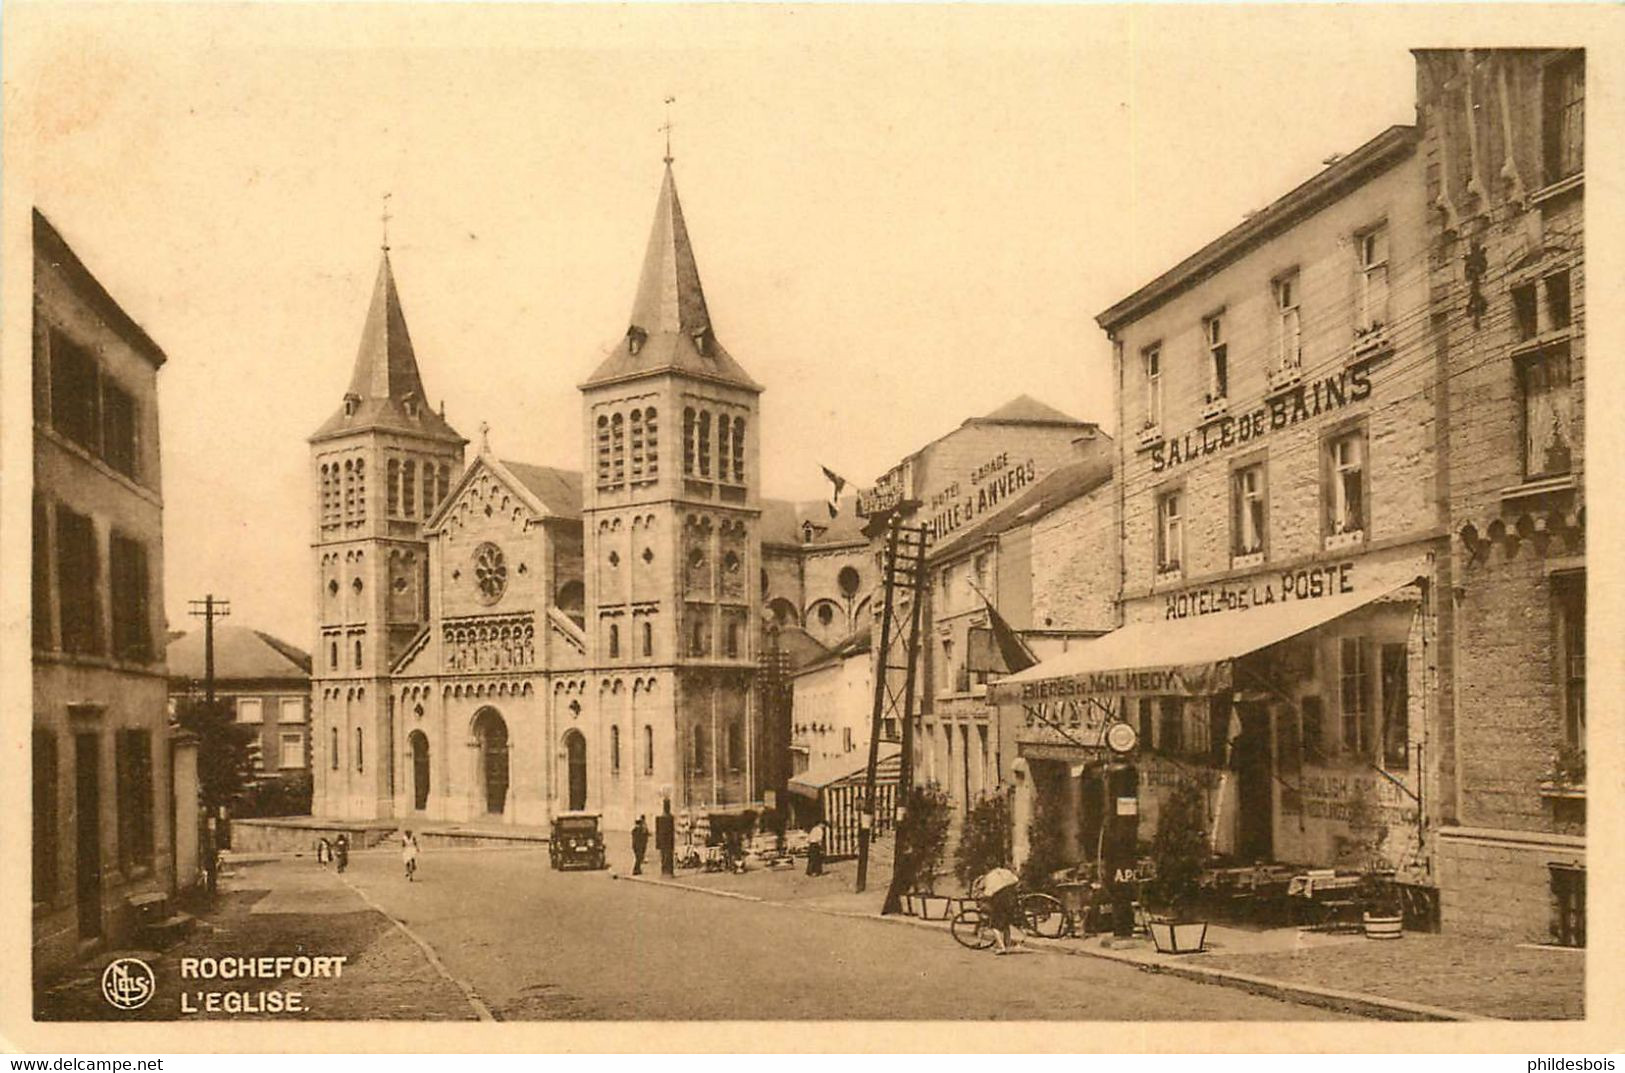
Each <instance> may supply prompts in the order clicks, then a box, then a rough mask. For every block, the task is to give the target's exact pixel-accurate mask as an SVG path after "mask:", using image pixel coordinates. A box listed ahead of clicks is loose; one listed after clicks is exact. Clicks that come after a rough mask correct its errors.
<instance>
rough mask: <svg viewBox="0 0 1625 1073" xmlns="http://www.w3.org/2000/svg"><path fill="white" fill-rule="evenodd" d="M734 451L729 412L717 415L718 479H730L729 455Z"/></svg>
mask: <svg viewBox="0 0 1625 1073" xmlns="http://www.w3.org/2000/svg"><path fill="white" fill-rule="evenodd" d="M732 453H733V425H732V424H731V423H730V422H729V421H728V415H727V414H718V415H717V480H719V481H725V480H727V479H728V456H729V455H730V454H732Z"/></svg>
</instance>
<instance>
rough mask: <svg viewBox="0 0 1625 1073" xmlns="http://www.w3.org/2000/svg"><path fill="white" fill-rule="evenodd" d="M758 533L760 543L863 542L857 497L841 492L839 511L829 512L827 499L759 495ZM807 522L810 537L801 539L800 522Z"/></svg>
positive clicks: (802, 523)
mask: <svg viewBox="0 0 1625 1073" xmlns="http://www.w3.org/2000/svg"><path fill="white" fill-rule="evenodd" d="M761 504H762V518H761V523H760V524H761V533H762V543H763V544H796V545H800V546H803V547H817V546H818V545H820V544H852V543H867V542H868V538H867V537H865V536H864V535H863V519H862V518H859V517H858V510H857V504H858V497H857V496H855V495H853V496H843V497H841V499H840V501H839V505H840V513H839V514H837V515H836V516H835V517H834V518H831V517H830V516H829V500H827V499H815V500H801V501H797V500H793V499H763V500H762V501H761ZM808 522H811V523H812V524H813V526H814V531H813V538H812V539H811V540H802V539H801V534H802V526H803V525H805V524H806V523H808Z"/></svg>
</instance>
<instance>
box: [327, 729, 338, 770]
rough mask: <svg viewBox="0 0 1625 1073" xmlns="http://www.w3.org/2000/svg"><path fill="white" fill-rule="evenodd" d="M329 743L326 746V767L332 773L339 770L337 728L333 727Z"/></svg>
mask: <svg viewBox="0 0 1625 1073" xmlns="http://www.w3.org/2000/svg"><path fill="white" fill-rule="evenodd" d="M329 738H330V742H329V744H328V746H327V752H328V766H329V767H331V768H332V769H333V770H334V771H337V770H338V769H339V728H338V727H333V728H332V730H331V732H330V734H329Z"/></svg>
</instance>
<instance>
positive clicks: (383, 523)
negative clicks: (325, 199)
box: [309, 159, 874, 828]
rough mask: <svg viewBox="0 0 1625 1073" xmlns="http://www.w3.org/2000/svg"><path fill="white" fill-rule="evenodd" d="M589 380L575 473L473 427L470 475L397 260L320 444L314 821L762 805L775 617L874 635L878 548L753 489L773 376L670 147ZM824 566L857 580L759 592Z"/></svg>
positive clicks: (385, 267) (315, 471)
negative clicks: (760, 374)
mask: <svg viewBox="0 0 1625 1073" xmlns="http://www.w3.org/2000/svg"><path fill="white" fill-rule="evenodd" d="M580 390H581V394H582V435H583V436H584V440H585V442H584V452H583V458H584V459H586V460H587V461H588V466H587V471H586V472H584V473H580V472H574V471H569V470H562V469H554V468H549V467H545V466H537V465H528V464H522V463H517V462H506V461H502V460H499V459H497V458H496V457H494V456H493V455H492V454H491V453H490V450H489V446H488V444H487V443H486V442H485V437H484V435H483V434H482V436H481V442H480V444H479V445H478V446H477V448H476V450H475V453H474V455H473V457H472V459H465V453H466V452H467V451H468V449H469V447H470V444H469V441H468V440H467V439H466V438H465V437H464V436H462V435H461V434H460V433H459V432H458V431H457V430H456V429H454V428H453V427H452V426H451V425H450V424H448V423H447V421H446V419H445V416H444V413H443V411H441V412H436V411H435V410H434V409H432V408H431V407H430V405H429V402H428V398H427V396H426V394H425V391H424V386H423V381H422V376H421V373H420V371H419V367H418V361H417V357H416V355H415V353H414V351H413V348H412V342H411V337H410V335H409V333H408V331H407V326H406V319H405V316H404V313H403V312H402V305H401V300H400V296H399V294H398V293H397V291H396V287H395V281H394V277H393V275H392V272H391V268H390V261H389V253H388V249H387V246H386V248H385V251H384V255H383V259H382V263H381V264H380V265H379V269H378V279H377V283H376V285H375V288H374V291H373V296H372V301H371V306H370V308H369V309H368V311H367V317H366V323H365V326H364V328H363V331H362V339H361V346H360V350H359V352H358V354H357V356H356V361H355V370H354V374H353V376H352V378H351V381H350V386H349V390H348V391H347V392H346V394H345V395H344V398H343V400H342V404H341V405H340V407H339V408H338V410H337V412H335V413H334V414H333V415H332V416H331V417H330V418H329V419H328V420H327V421H326V423H324V424H323V425H322V426H321V427H320V428H319V429H318V430H317V431H316V433H315V434H314V435H313V436H311V437H310V441H309V442H310V448H311V463H310V464H311V481H312V486H313V492H314V496H315V508H316V509H315V533H314V542H313V556H314V560H315V565H316V568H317V569H316V582H317V584H318V586H319V591H318V593H317V603H316V606H317V609H318V611H317V620H318V621H317V624H316V633H317V639H316V656H315V660H314V663H315V666H314V668H313V675H312V678H313V681H312V723H313V734H312V737H313V743H312V766H313V774H314V784H315V787H314V792H315V797H314V801H313V806H312V811H313V812H314V813H315V814H316V815H318V816H324V817H332V818H344V819H378V818H385V817H394V818H397V819H400V820H402V821H403V822H405V821H410V820H413V819H416V820H420V821H424V820H428V821H442V820H443V821H481V822H496V823H509V824H523V825H544V824H547V823H548V822H549V821H550V820H551V818H552V817H553V815H555V814H556V813H558V812H561V811H567V810H583V809H585V810H589V811H594V812H600V813H602V814H603V816H604V820H605V824H606V826H609V827H611V828H625V827H628V826H630V825H631V823H632V821H633V820H634V819H635V818H636V817H637V816H639V815H643V814H647V815H650V816H652V815H654V814H655V813H658V812H659V811H660V810H661V807H662V804H663V802H665V801H670V802H671V805H672V807H673V809H674V810H676V809H684V808H687V809H693V810H704V809H709V808H715V809H729V808H738V807H741V806H747V805H751V804H753V803H759V802H760V801H761V800H762V798H763V790H764V789H766V788H768V786H769V781H768V780H769V778H770V776H769V775H766V774H764V773H767V772H771V771H772V770H774V767H775V765H776V763H777V761H776V760H775V759H774V758H775V757H776V755H777V753H778V752H780V751H783V750H784V749H785V748H786V747H787V742H778V741H776V740H775V739H774V731H773V729H772V728H771V727H769V726H768V725H767V723H766V721H765V720H764V718H763V716H762V712H761V708H762V704H761V699H760V694H759V691H758V689H757V688H756V685H757V678H758V667H759V662H760V659H761V656H762V652H761V649H762V646H763V644H764V631H763V624H764V618H763V607H764V603H768V602H769V601H770V599H771V602H773V603H778V604H780V605H781V606H782V605H784V604H785V603H788V605H789V606H790V607H791V608H792V609H793V611H792V612H791V614H790V616H789V617H790V618H792V619H793V620H795V621H794V622H792V623H791V625H792V626H799V622H800V620H801V619H802V617H803V616H804V615H805V613H806V611H807V610H809V609H816V611H817V612H818V613H819V615H818V617H819V618H820V621H821V623H822V625H823V626H824V627H825V628H826V631H827V634H828V636H827V637H826V641H828V642H829V643H833V640H837V639H839V638H838V636H836V635H839V634H843V633H845V632H850V631H852V630H856V629H858V628H859V627H860V626H866V623H867V618H866V616H867V615H868V603H867V601H865V600H862V599H861V598H860V597H859V594H860V593H867V590H868V589H869V588H870V587H872V584H873V573H874V567H873V559H872V557H871V555H870V554H869V551H868V547H867V543H866V542H864V541H862V540H852V539H848V538H850V537H852V536H853V535H854V534H849V533H844V532H842V531H831V528H830V526H828V525H825V524H816V523H815V522H814V521H813V517H814V515H813V511H812V510H811V509H810V507H811V505H803V506H798V505H796V504H792V503H786V502H783V501H766V502H764V500H763V499H762V498H761V497H760V494H759V474H760V466H759V451H760V445H759V433H760V423H759V421H758V412H759V411H758V401H759V396H760V394H761V391H762V387H761V385H759V384H758V383H756V382H755V381H754V380H753V379H751V377H750V375H749V374H748V373H746V371H745V370H744V368H743V367H742V366H741V365H740V364H739V363H738V362H737V361H736V360H734V358H733V356H732V355H730V354H729V353H728V351H727V349H726V348H725V347H724V346H723V344H722V342H721V340H720V339H718V338H717V336H716V333H715V331H714V330H713V327H712V323H711V318H710V314H709V312H708V310H707V307H706V300H705V294H704V291H703V289H702V288H701V285H700V276H699V270H698V268H697V266H696V263H695V258H694V251H693V248H692V246H691V244H690V242H689V235H688V229H687V226H686V225H685V223H684V220H683V211H682V206H681V204H680V202H679V200H678V197H677V188H676V185H675V182H674V179H673V176H672V169H671V161H670V159H668V160H667V161H666V169H665V173H664V177H663V180H662V184H661V188H660V193H659V198H658V201H657V203H656V206H655V216H654V225H653V228H652V231H651V234H650V237H649V245H648V250H647V252H646V254H645V256H644V260H643V266H642V273H641V278H640V279H639V280H638V284H637V291H636V296H635V298H634V300H633V303H632V313H631V316H630V318H629V322H628V324H627V327H626V330H625V334H624V336H622V338H621V340H620V342H619V343H618V344H617V345H616V347H615V348H614V349H613V350H612V351H611V352H610V353H609V354H608V355H607V356H606V357H605V358H604V359H603V360H602V362H601V363H600V364H599V365H598V367H597V368H596V369H595V370H593V371H592V372H591V375H589V376H588V377H587V378H586V380H585V381H584V382H583V383H582V384H581V385H580ZM822 521H823V522H828V519H827V518H825V519H822ZM764 522H766V523H767V524H769V526H770V527H772V528H775V529H780V528H782V529H785V530H787V532H786V533H783V534H780V533H777V532H776V531H775V532H768V533H764V532H763V526H764ZM764 541H765V542H766V545H767V547H768V548H769V549H770V550H769V551H768V556H769V560H768V561H764ZM773 549H776V550H773ZM815 550H822V551H824V552H826V554H825V555H824V556H823V558H825V559H827V558H828V557H829V555H828V554H827V553H830V552H833V553H834V554H836V555H837V556H838V557H839V558H840V560H841V564H840V565H841V566H842V567H845V566H850V567H851V568H852V571H853V572H851V573H846V574H843V575H842V582H841V585H840V589H839V591H838V592H834V591H832V592H831V593H829V594H819V593H810V592H805V591H797V592H794V593H774V594H771V596H770V594H769V593H768V591H767V590H768V587H769V578H770V575H771V576H772V577H773V578H774V579H780V581H782V579H784V578H789V577H797V578H803V577H805V575H806V573H807V572H806V571H797V570H789V569H785V568H783V567H782V565H775V563H774V562H773V561H772V560H773V559H774V557H775V556H777V557H778V558H784V557H786V556H789V557H792V558H793V557H795V556H796V555H798V554H804V553H806V552H810V551H815ZM770 567H771V568H772V569H770ZM837 572H838V571H829V570H824V571H814V573H815V574H817V575H818V576H822V574H824V573H828V574H830V575H831V579H832V580H831V583H830V588H832V589H834V588H835V587H836V586H835V583H834V581H833V578H834V576H835V574H836V573H837ZM860 574H861V581H860ZM780 581H776V582H775V584H776V585H778V584H780ZM826 605H828V606H829V607H833V608H838V609H840V611H841V615H840V617H839V619H838V620H836V621H833V622H831V621H830V618H831V612H830V611H828V610H825V607H826ZM778 618H779V619H780V620H781V622H782V620H783V619H784V618H785V615H784V614H780V615H779V616H778ZM776 639H777V635H776V633H775V641H776Z"/></svg>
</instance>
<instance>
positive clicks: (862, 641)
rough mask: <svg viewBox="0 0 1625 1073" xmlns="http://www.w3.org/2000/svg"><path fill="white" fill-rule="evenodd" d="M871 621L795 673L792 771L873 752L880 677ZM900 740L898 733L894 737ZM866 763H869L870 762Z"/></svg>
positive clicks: (797, 772)
mask: <svg viewBox="0 0 1625 1073" xmlns="http://www.w3.org/2000/svg"><path fill="white" fill-rule="evenodd" d="M869 649H870V636H869V625H868V623H864V624H863V626H862V627H861V628H859V629H858V630H857V631H856V632H854V633H853V634H852V636H850V637H848V638H847V639H846V640H845V641H842V642H841V643H840V644H838V645H836V646H835V647H834V648H832V649H830V650H829V651H828V652H826V653H825V654H824V655H822V656H819V657H818V658H816V659H814V660H812V661H811V662H809V663H807V664H806V665H805V666H803V667H801V668H800V669H799V670H797V671H795V672H794V673H793V674H792V675H791V679H790V681H791V687H792V690H793V701H792V704H793V707H792V709H791V710H792V715H791V718H792V720H793V724H794V725H793V727H792V731H791V738H790V761H791V770H790V773H791V774H792V775H800V774H802V773H803V772H805V771H806V770H807V769H808V768H810V767H815V766H818V765H821V764H824V763H826V762H828V761H831V760H839V759H841V758H843V757H854V756H858V755H859V754H862V755H863V756H864V757H865V758H866V757H867V756H868V750H869V737H870V734H869V730H870V727H871V725H872V724H873V721H874V699H875V698H874V678H873V668H872V667H871V665H870V662H871V661H870V653H869ZM891 737H892V738H893V739H895V732H894V733H893V734H892V735H891ZM865 762H866V761H865Z"/></svg>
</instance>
